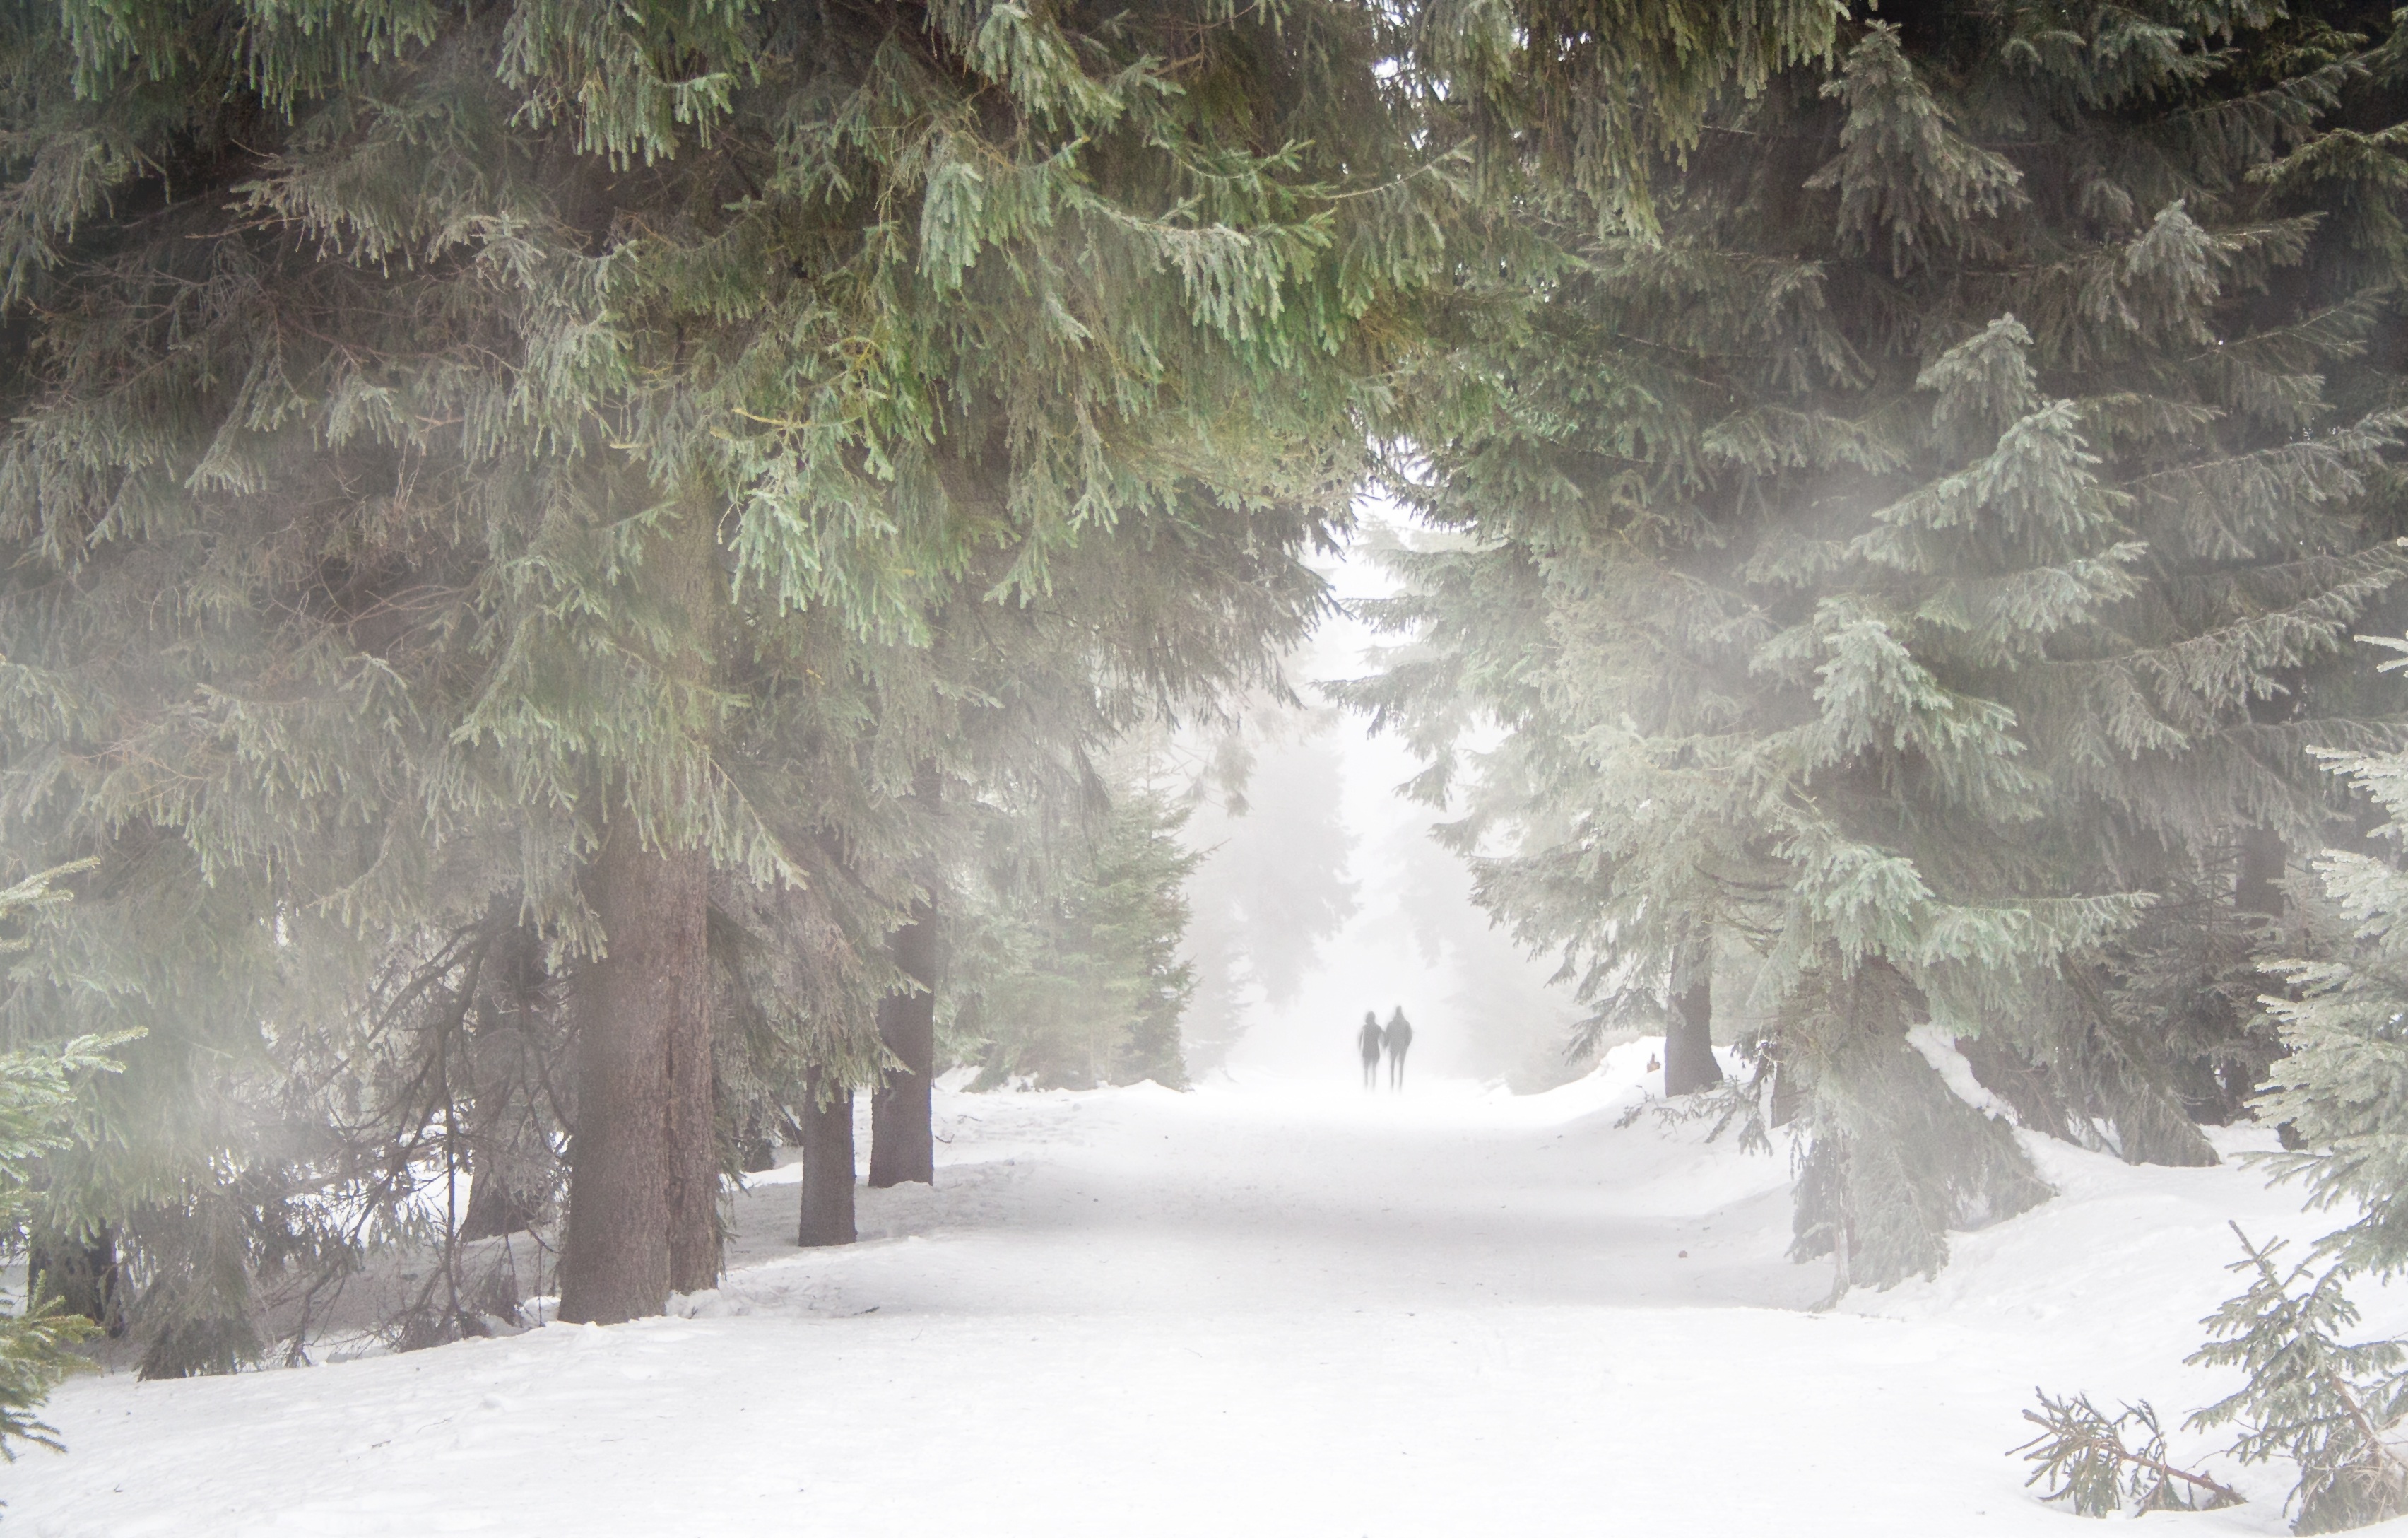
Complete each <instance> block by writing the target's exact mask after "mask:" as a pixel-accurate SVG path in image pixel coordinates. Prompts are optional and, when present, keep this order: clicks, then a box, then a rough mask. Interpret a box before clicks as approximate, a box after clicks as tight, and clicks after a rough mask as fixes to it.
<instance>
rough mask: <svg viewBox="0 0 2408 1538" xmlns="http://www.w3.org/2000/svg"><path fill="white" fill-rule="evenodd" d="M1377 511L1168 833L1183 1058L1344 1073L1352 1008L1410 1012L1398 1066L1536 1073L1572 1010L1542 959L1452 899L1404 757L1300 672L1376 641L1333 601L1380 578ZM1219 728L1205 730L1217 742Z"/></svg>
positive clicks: (1444, 863)
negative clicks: (1299, 639)
mask: <svg viewBox="0 0 2408 1538" xmlns="http://www.w3.org/2000/svg"><path fill="white" fill-rule="evenodd" d="M1381 526H1382V525H1380V523H1379V522H1378V514H1377V512H1376V510H1374V511H1373V512H1371V513H1370V514H1369V516H1367V526H1366V529H1365V531H1364V533H1363V535H1361V536H1358V538H1357V540H1356V542H1355V545H1354V546H1353V547H1351V548H1350V550H1349V551H1348V552H1347V553H1346V555H1345V557H1344V558H1342V559H1340V560H1338V561H1336V562H1334V563H1332V564H1331V565H1330V566H1328V567H1327V568H1326V572H1327V575H1328V576H1329V578H1330V581H1331V584H1332V587H1333V589H1334V590H1335V592H1336V594H1337V596H1338V597H1339V598H1340V601H1341V602H1343V603H1345V604H1347V605H1349V606H1350V608H1349V611H1348V612H1346V613H1343V614H1341V615H1339V616H1334V617H1332V618H1331V619H1329V620H1327V621H1325V622H1324V623H1323V625H1321V627H1320V628H1319V629H1318V630H1317V631H1316V632H1315V634H1314V636H1313V637H1312V641H1311V643H1310V644H1309V645H1308V646H1306V647H1305V648H1303V649H1301V650H1300V651H1299V652H1298V653H1297V654H1295V655H1294V656H1293V657H1291V658H1290V660H1289V676H1290V678H1291V679H1292V680H1294V681H1295V682H1296V683H1297V692H1298V694H1299V695H1300V696H1301V697H1302V698H1303V705H1302V706H1301V708H1295V707H1291V708H1279V707H1274V706H1265V707H1263V708H1260V709H1257V710H1255V711H1254V712H1251V713H1250V714H1249V716H1248V718H1247V720H1246V723H1245V726H1244V732H1243V748H1242V754H1243V755H1244V756H1247V757H1249V758H1250V759H1251V764H1250V766H1249V767H1248V771H1247V772H1246V773H1245V775H1244V778H1243V782H1242V795H1241V796H1240V797H1229V796H1225V795H1222V794H1208V795H1206V796H1205V797H1204V798H1203V800H1202V801H1201V803H1200V804H1199V805H1198V807H1197V812H1196V813H1195V815H1194V816H1193V817H1192V818H1191V819H1190V821H1189V823H1188V826H1187V829H1186V836H1187V839H1188V841H1189V843H1190V845H1191V846H1192V847H1194V848H1196V849H1197V850H1198V851H1201V852H1204V854H1205V858H1204V860H1203V862H1202V864H1201V865H1200V866H1199V868H1198V869H1197V872H1196V874H1195V876H1194V877H1193V878H1191V880H1190V882H1189V885H1188V896H1189V899H1190V901H1191V903H1192V904H1193V906H1194V916H1193V919H1192V922H1191V925H1190V929H1189V946H1190V959H1191V960H1192V961H1193V962H1194V963H1195V965H1196V967H1197V974H1198V988H1197V1000H1196V1004H1195V1005H1194V1007H1193V1008H1192V1009H1191V1011H1190V1014H1189V1020H1188V1026H1187V1038H1188V1042H1189V1056H1190V1062H1191V1067H1192V1068H1193V1069H1194V1070H1195V1071H1197V1072H1199V1073H1202V1072H1210V1071H1213V1070H1215V1069H1218V1068H1222V1067H1226V1068H1227V1069H1229V1070H1232V1071H1236V1072H1237V1073H1239V1074H1240V1075H1243V1074H1245V1073H1246V1072H1248V1071H1268V1072H1271V1073H1276V1074H1278V1075H1281V1076H1283V1077H1287V1078H1296V1079H1303V1080H1308V1081H1314V1080H1325V1079H1354V1078H1355V1077H1357V1076H1359V1074H1360V1072H1361V1069H1360V1066H1359V1063H1358V1060H1357V1059H1356V1057H1355V1029H1356V1028H1357V1027H1358V1026H1359V1025H1360V1024H1361V1021H1362V1018H1363V1013H1364V1012H1365V1011H1366V1010H1376V1011H1378V1012H1379V1014H1380V1017H1381V1019H1382V1020H1383V1021H1384V1020H1386V1019H1387V1018H1388V1015H1389V1013H1390V1012H1391V1011H1393V1010H1396V1009H1398V1008H1400V1007H1401V1008H1402V1009H1403V1010H1404V1012H1405V1014H1406V1017H1407V1018H1408V1019H1410V1020H1411V1021H1412V1025H1413V1047H1412V1057H1411V1061H1410V1064H1409V1069H1408V1073H1409V1082H1410V1076H1411V1075H1412V1074H1426V1075H1432V1076H1444V1077H1457V1078H1471V1079H1479V1080H1484V1081H1492V1082H1503V1083H1507V1084H1510V1085H1512V1087H1514V1088H1515V1089H1517V1090H1526V1091H1527V1090H1532V1089H1541V1088H1545V1087H1547V1086H1549V1085H1554V1084H1557V1083H1561V1082H1563V1081H1564V1080H1565V1079H1567V1078H1568V1077H1570V1076H1571V1075H1572V1073H1573V1072H1574V1071H1575V1070H1574V1068H1573V1067H1572V1065H1570V1064H1569V1063H1568V1062H1567V1061H1566V1058H1565V1056H1564V1044H1565V1042H1566V1040H1567V1038H1568V1035H1569V1032H1570V1025H1571V1021H1572V1018H1573V1016H1574V1013H1576V1012H1575V1009H1574V1006H1573V1003H1572V1000H1571V997H1570V989H1569V988H1568V987H1566V986H1563V985H1550V984H1549V982H1548V978H1549V977H1550V975H1551V974H1552V973H1553V971H1554V970H1555V967H1554V962H1553V960H1552V959H1534V958H1532V957H1530V956H1527V955H1525V954H1524V953H1523V952H1522V950H1521V948H1520V947H1518V946H1517V945H1516V944H1514V942H1513V941H1512V939H1511V937H1510V936H1508V935H1507V934H1506V933H1505V932H1504V931H1503V930H1502V929H1499V928H1497V927H1492V926H1491V925H1490V924H1489V921H1488V915H1487V914H1486V913H1484V912H1483V911H1482V910H1481V909H1480V908H1478V907H1477V906H1475V905H1474V904H1473V902H1472V900H1471V882H1470V876H1469V871H1468V870H1466V869H1465V867H1464V864H1463V862H1462V861H1461V860H1460V859H1459V858H1458V857H1457V856H1455V855H1454V854H1452V853H1450V852H1449V851H1447V850H1445V849H1443V848H1441V846H1440V845H1439V844H1437V843H1436V842H1435V841H1433V840H1432V839H1431V838H1430V836H1429V833H1430V828H1431V826H1433V825H1434V824H1435V823H1437V822H1439V821H1441V820H1442V819H1443V816H1444V813H1441V812H1436V811H1434V810H1433V809H1431V808H1429V807H1426V806H1424V805H1421V804H1419V803H1417V802H1414V801H1412V800H1409V799H1407V798H1405V797H1403V796H1401V795H1400V794H1398V786H1399V785H1401V784H1402V783H1404V782H1405V781H1406V780H1407V779H1408V778H1410V777H1411V776H1412V773H1413V772H1414V770H1415V769H1417V768H1418V767H1419V765H1418V762H1417V761H1416V760H1415V759H1414V757H1413V755H1412V754H1411V753H1410V752H1408V751H1407V750H1406V749H1405V747H1404V746H1403V745H1402V744H1401V743H1399V742H1398V741H1397V740H1395V739H1393V738H1391V737H1384V736H1383V737H1374V736H1372V735H1370V734H1369V731H1368V730H1367V729H1366V724H1365V722H1364V721H1363V720H1362V719H1361V718H1360V717H1357V716H1354V715H1350V714H1348V713H1346V712H1341V711H1340V710H1338V709H1336V708H1335V707H1333V706H1331V705H1330V704H1329V703H1328V701H1327V700H1326V697H1324V696H1323V695H1322V693H1321V691H1320V690H1318V689H1317V688H1315V687H1314V684H1315V683H1317V682H1318V681H1322V680H1329V679H1339V678H1348V677H1354V676H1358V675H1360V674H1362V673H1364V672H1367V671H1369V656H1370V654H1371V653H1372V652H1373V650H1374V649H1375V648H1377V647H1378V646H1379V645H1380V644H1381V642H1380V639H1379V638H1378V637H1377V636H1375V635H1374V634H1373V633H1372V631H1371V630H1370V628H1369V626H1368V625H1365V624H1364V623H1363V622H1362V621H1361V620H1360V619H1358V618H1356V617H1355V614H1354V613H1353V612H1352V610H1351V606H1352V605H1353V604H1355V603H1356V602H1359V601H1361V600H1363V599H1366V598H1372V597H1382V596H1384V595H1385V594H1386V593H1387V592H1388V591H1389V588H1390V585H1391V584H1390V582H1389V581H1388V579H1387V577H1386V576H1385V574H1384V573H1383V572H1382V571H1380V570H1379V568H1377V567H1376V566H1375V565H1374V563H1373V562H1372V560H1371V559H1370V557H1369V553H1368V549H1369V538H1370V537H1372V536H1374V535H1375V534H1376V532H1377V530H1378V529H1379V528H1380V527H1381ZM1229 746H1230V745H1229V744H1226V743H1223V744H1221V750H1222V754H1223V755H1224V756H1225V757H1226V756H1227V755H1228V751H1229Z"/></svg>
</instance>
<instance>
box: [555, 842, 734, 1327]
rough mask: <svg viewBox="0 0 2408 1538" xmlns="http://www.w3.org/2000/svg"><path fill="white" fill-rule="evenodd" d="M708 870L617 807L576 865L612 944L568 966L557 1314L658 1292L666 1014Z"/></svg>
mask: <svg viewBox="0 0 2408 1538" xmlns="http://www.w3.org/2000/svg"><path fill="white" fill-rule="evenodd" d="M708 871H709V862H708V861H707V860H706V859H705V858H704V857H703V856H702V855H701V854H700V853H699V852H698V851H695V852H689V853H685V854H678V855H665V854H663V853H661V852H660V851H658V850H652V849H646V848H644V847H642V845H641V844H640V842H639V841H638V835H637V832H636V826H635V820H634V818H632V817H625V816H623V817H622V818H621V819H620V820H619V821H618V822H617V823H616V824H615V825H613V826H612V827H611V828H610V830H609V833H608V834H607V835H605V837H604V839H603V842H602V848H601V849H600V851H599V852H597V853H596V854H595V856H594V862H593V864H592V865H590V866H589V867H588V868H587V870H586V874H585V883H586V886H585V895H586V900H587V901H588V902H589V903H591V904H592V905H593V907H594V911H595V916H596V917H597V918H599V919H600V920H601V922H602V933H603V938H604V940H605V941H606V943H607V944H608V945H609V952H608V953H607V954H606V955H604V956H600V957H598V958H596V959H595V960H592V961H589V962H587V963H586V964H585V965H584V967H583V968H581V970H580V972H579V976H578V988H577V992H578V1000H577V1002H578V1011H577V1013H578V1030H577V1133H576V1138H575V1141H574V1143H573V1144H572V1145H571V1153H570V1162H569V1176H568V1238H567V1243H566V1245H565V1246H564V1249H563V1253H562V1255H561V1258H560V1316H561V1317H562V1318H563V1319H566V1320H568V1321H569V1322H571V1323H573V1324H578V1323H584V1322H586V1321H588V1320H591V1321H593V1322H595V1323H598V1324H616V1323H618V1322H620V1321H621V1320H624V1319H632V1318H637V1317H638V1316H640V1315H648V1314H658V1313H660V1312H661V1310H662V1308H663V1307H664V1306H665V1305H666V1304H667V1301H668V1291H669V1071H668V1070H669V1030H670V1020H671V1018H672V1016H674V1015H675V1014H676V1013H678V1010H679V1008H680V1003H681V999H683V998H684V997H686V996H687V994H688V992H689V990H690V989H692V988H694V987H695V986H698V983H697V980H696V978H695V975H694V974H695V973H698V972H699V971H700V970H702V967H703V965H704V964H705V959H706V958H705V956H704V955H703V951H702V934H701V928H702V924H701V920H702V916H703V904H704V901H705V885H706V882H705V877H706V875H707V874H708ZM689 914H691V917H692V922H690V923H688V922H681V920H684V919H686V918H687V917H688V915H689Z"/></svg>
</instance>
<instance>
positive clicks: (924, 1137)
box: [869, 902, 937, 1186]
mask: <svg viewBox="0 0 2408 1538" xmlns="http://www.w3.org/2000/svg"><path fill="white" fill-rule="evenodd" d="M890 943H891V945H892V947H893V952H894V956H895V964H896V966H897V967H899V968H901V969H902V970H903V974H904V975H905V976H907V977H909V978H910V979H911V980H912V981H913V982H915V983H917V984H919V985H920V988H919V991H918V992H916V993H895V994H889V995H887V996H886V997H885V998H884V999H880V1000H879V1001H878V1039H879V1040H880V1041H881V1042H884V1043H886V1050H887V1051H889V1052H891V1053H893V1054H895V1056H897V1057H899V1058H901V1059H902V1061H903V1066H902V1067H901V1068H900V1069H897V1070H895V1071H891V1072H889V1073H888V1074H887V1076H886V1082H885V1083H884V1084H882V1085H879V1087H878V1095H877V1098H876V1099H875V1100H872V1101H871V1102H870V1111H869V1184H871V1185H872V1186H899V1185H901V1184H902V1183H903V1182H905V1181H907V1180H916V1181H921V1182H923V1183H925V1184H930V1185H933V1184H935V1182H936V1178H937V1145H936V1138H935V1130H934V1128H932V1127H931V1126H930V1111H929V1103H928V1090H929V1081H930V1080H931V1079H932V1078H933V1077H934V1076H935V1070H936V1060H937V915H936V912H935V910H933V909H931V908H930V907H929V906H928V905H927V904H926V903H925V902H915V903H913V904H912V905H911V922H910V923H909V924H906V925H905V926H903V927H901V928H899V929H897V930H896V931H895V938H894V939H893V941H891V942H890Z"/></svg>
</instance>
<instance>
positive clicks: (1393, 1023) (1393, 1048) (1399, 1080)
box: [1363, 1004, 1413, 1089]
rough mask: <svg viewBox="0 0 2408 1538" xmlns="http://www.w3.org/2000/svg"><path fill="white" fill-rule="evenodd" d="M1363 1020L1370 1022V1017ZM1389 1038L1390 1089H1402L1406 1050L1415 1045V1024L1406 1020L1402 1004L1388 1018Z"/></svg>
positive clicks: (1367, 1016) (1403, 1085)
mask: <svg viewBox="0 0 2408 1538" xmlns="http://www.w3.org/2000/svg"><path fill="white" fill-rule="evenodd" d="M1363 1018H1364V1019H1365V1020H1366V1021H1367V1022H1368V1021H1369V1019H1370V1016H1369V1015H1365V1016H1364V1017H1363ZM1387 1037H1388V1087H1389V1088H1391V1089H1402V1088H1404V1087H1405V1049H1406V1048H1408V1047H1410V1046H1412V1044H1413V1023H1412V1021H1410V1020H1408V1019H1406V1018H1405V1007H1404V1006H1403V1005H1402V1004H1399V1005H1398V1006H1397V1013H1394V1014H1391V1015H1389V1016H1388V1031H1387Z"/></svg>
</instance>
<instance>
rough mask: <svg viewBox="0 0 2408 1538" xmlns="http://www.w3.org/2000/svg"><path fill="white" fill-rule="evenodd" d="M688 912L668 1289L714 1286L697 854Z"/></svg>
mask: <svg viewBox="0 0 2408 1538" xmlns="http://www.w3.org/2000/svg"><path fill="white" fill-rule="evenodd" d="M681 857H690V858H691V859H692V860H693V862H694V866H695V870H694V882H695V889H694V895H693V899H692V903H691V907H690V909H681V911H680V912H679V913H678V914H677V920H676V921H677V922H678V923H680V924H681V925H690V926H691V928H692V933H691V934H690V935H688V936H686V937H684V939H683V940H682V941H681V950H683V951H684V953H685V954H689V955H691V956H692V958H693V964H692V965H690V966H687V967H683V968H681V969H680V970H679V971H678V973H677V977H676V979H675V985H674V986H673V987H672V988H671V990H670V994H669V998H668V999H667V1007H668V1030H667V1036H668V1041H667V1048H668V1072H667V1087H668V1111H669V1114H668V1157H667V1170H666V1173H667V1177H668V1231H669V1290H671V1291H672V1292H700V1291H703V1290H704V1289H705V1288H708V1287H714V1286H718V1285H719V1272H720V1256H721V1234H720V1228H719V1164H720V1160H719V1122H718V1096H717V1081H716V1077H715V1076H714V1074H713V1073H712V1071H711V1052H710V1045H711V1044H710V941H709V938H708V934H707V929H708V924H709V913H710V895H709V886H710V861H709V859H708V858H707V857H706V856H705V855H703V854H702V852H701V851H699V850H696V851H695V852H694V854H693V855H691V856H681Z"/></svg>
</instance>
